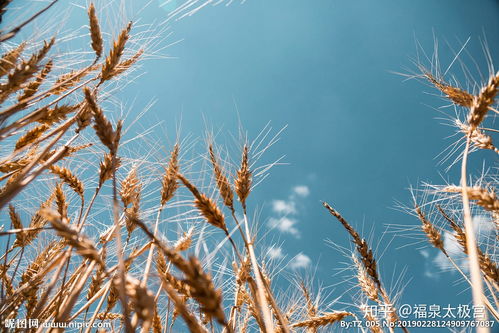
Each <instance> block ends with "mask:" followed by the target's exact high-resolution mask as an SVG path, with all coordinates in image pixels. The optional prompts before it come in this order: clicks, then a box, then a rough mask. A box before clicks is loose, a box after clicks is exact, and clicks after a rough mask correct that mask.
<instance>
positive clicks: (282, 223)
mask: <svg viewBox="0 0 499 333" xmlns="http://www.w3.org/2000/svg"><path fill="white" fill-rule="evenodd" d="M296 223H297V221H296V220H295V219H292V218H289V217H285V216H284V217H281V218H274V217H271V218H270V219H269V227H271V228H273V229H274V228H275V229H277V230H279V231H280V232H282V233H289V234H291V235H293V236H296V237H300V231H299V230H298V229H297V228H295V227H294V225H295V224H296Z"/></svg>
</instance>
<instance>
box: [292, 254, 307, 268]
mask: <svg viewBox="0 0 499 333" xmlns="http://www.w3.org/2000/svg"><path fill="white" fill-rule="evenodd" d="M311 263H312V260H311V259H310V258H309V257H308V256H307V255H305V254H303V253H301V252H300V253H298V254H297V255H296V257H294V258H293V259H292V260H291V261H290V262H289V267H291V268H292V269H300V268H307V267H308V266H309V265H310V264H311Z"/></svg>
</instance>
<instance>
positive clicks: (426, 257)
mask: <svg viewBox="0 0 499 333" xmlns="http://www.w3.org/2000/svg"><path fill="white" fill-rule="evenodd" d="M419 253H420V254H421V255H422V256H423V258H425V259H428V258H429V257H430V251H428V250H421V251H419Z"/></svg>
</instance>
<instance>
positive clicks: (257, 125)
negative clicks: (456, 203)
mask: <svg viewBox="0 0 499 333" xmlns="http://www.w3.org/2000/svg"><path fill="white" fill-rule="evenodd" d="M160 3H161V1H157V2H155V1H153V2H151V4H150V5H149V6H148V7H146V8H145V9H143V11H142V13H141V14H140V16H141V19H142V21H143V22H160V21H162V20H164V19H165V18H166V17H167V10H168V9H170V8H171V7H170V8H160V7H159V5H160ZM130 5H131V6H132V4H130ZM133 5H135V6H136V4H133ZM58 6H60V8H63V7H64V6H67V4H59V5H58ZM76 14H78V16H80V17H81V18H80V19H81V20H82V21H81V22H83V21H84V20H85V19H86V18H85V16H84V13H83V11H81V10H77V11H76ZM82 14H83V15H82ZM497 17H499V3H498V2H497V1H492V0H489V1H487V0H484V1H480V2H475V1H464V0H440V1H429V0H426V1H397V2H394V1H386V0H382V1H375V2H374V1H367V0H365V1H332V0H317V1H296V0H272V1H269V0H247V1H246V2H245V3H244V4H240V3H239V2H234V3H233V4H231V5H230V6H224V5H219V6H216V7H212V6H208V7H206V8H204V9H203V10H202V11H200V12H199V13H197V14H196V15H194V16H191V17H186V18H184V19H182V20H180V21H173V22H171V28H170V31H171V32H173V34H172V35H171V36H169V37H168V38H167V40H166V44H168V43H173V42H176V41H179V42H178V43H174V44H173V45H172V46H170V47H168V48H167V49H166V50H164V51H163V52H165V53H167V54H168V55H169V56H171V58H169V59H155V60H149V61H146V62H144V63H143V64H142V66H143V67H142V69H143V71H144V74H143V75H142V76H140V77H139V78H138V79H137V80H136V81H135V82H133V83H131V89H128V90H127V97H128V98H129V99H130V100H133V105H134V106H136V110H135V111H132V114H131V115H130V116H129V117H130V119H133V117H134V113H136V112H139V110H140V109H141V108H142V107H143V106H145V105H146V104H147V103H149V102H150V101H152V100H156V104H155V105H154V107H153V108H152V109H151V111H149V112H148V113H147V114H146V115H145V116H143V117H142V118H141V124H140V125H139V126H136V127H135V130H136V131H137V133H139V132H140V128H147V127H149V126H152V125H154V124H157V123H158V122H163V123H164V125H163V126H162V127H161V128H164V129H166V130H167V131H168V132H167V133H162V132H161V130H160V129H159V127H158V128H156V129H155V135H156V136H159V137H161V136H167V137H169V138H174V137H175V134H176V133H175V128H176V126H177V125H178V124H179V122H180V119H181V123H182V133H183V134H185V135H187V134H189V133H194V134H196V135H199V134H202V133H204V131H205V130H206V128H207V127H208V128H212V129H213V130H214V132H220V133H227V132H232V133H237V130H238V125H239V122H240V123H241V124H242V125H243V127H244V128H245V130H247V132H248V135H249V137H250V138H254V137H256V136H257V135H258V133H259V132H260V131H261V130H262V129H263V128H264V127H265V126H266V124H267V123H268V122H269V121H270V122H271V126H272V127H273V128H274V129H275V131H279V130H280V129H282V128H284V127H286V129H285V130H284V131H283V132H282V134H281V135H280V141H279V142H278V143H276V144H275V145H274V146H273V147H272V149H271V150H270V152H269V153H268V154H266V161H267V162H270V161H273V160H277V159H279V158H280V157H281V156H285V157H284V159H283V162H285V163H286V165H280V166H276V167H275V168H274V169H272V171H271V173H270V177H268V178H267V179H266V180H265V181H264V182H262V183H261V184H260V185H259V186H258V187H257V188H256V189H255V192H254V193H253V194H252V196H251V197H250V203H249V205H250V209H251V210H253V211H259V212H261V213H260V220H259V221H258V223H259V228H260V232H261V233H262V234H265V235H266V238H265V239H264V240H263V244H261V245H262V249H267V248H268V247H271V246H274V253H275V254H276V255H277V254H278V252H279V251H277V252H276V248H277V247H279V248H280V249H281V250H280V251H281V252H280V253H281V254H282V255H284V256H285V258H284V259H283V261H282V262H281V265H284V264H285V263H286V262H288V261H292V262H294V263H295V265H294V266H295V267H298V266H300V265H297V264H296V262H297V261H296V260H295V261H293V258H294V257H295V256H297V255H299V254H301V256H300V258H301V261H300V262H302V263H308V266H307V267H305V268H301V267H298V268H297V269H295V272H296V273H297V274H301V275H304V276H306V275H310V274H311V273H310V272H315V273H314V274H315V278H316V279H317V281H320V282H321V284H322V285H323V286H324V287H326V290H327V293H328V294H330V295H331V298H332V299H333V298H336V297H337V296H339V295H341V294H342V293H343V292H344V291H345V290H344V288H343V287H341V286H336V284H337V283H338V281H341V279H343V278H345V277H348V276H349V273H348V272H343V273H342V272H339V271H340V270H341V269H343V268H345V267H346V266H347V265H348V264H347V263H348V258H345V256H344V254H342V253H340V251H338V250H337V249H334V248H331V247H330V246H328V245H327V244H326V239H329V240H331V241H333V242H335V243H337V244H338V245H340V246H343V247H347V248H349V247H351V244H350V242H349V239H348V237H347V234H346V232H345V231H344V230H343V229H342V228H341V226H340V225H339V223H337V221H336V220H334V219H333V218H332V217H331V216H329V214H328V213H327V212H326V211H325V210H324V209H323V208H322V206H321V203H320V202H321V200H325V201H328V202H330V203H331V204H332V205H333V206H334V207H335V208H337V209H338V210H339V211H340V212H341V213H342V214H343V215H344V216H345V217H346V218H347V219H348V220H349V221H350V222H351V223H352V224H353V225H354V226H355V227H356V228H358V229H359V231H361V232H362V233H363V234H364V235H365V236H366V237H370V240H371V244H372V245H373V247H374V248H375V249H376V255H377V256H378V257H379V259H380V270H381V274H382V276H383V279H384V281H385V284H386V285H387V287H388V289H391V288H392V287H395V286H396V285H395V282H396V281H397V280H398V279H399V276H400V274H402V273H404V275H403V277H402V285H406V289H405V290H404V292H403V294H402V297H401V300H400V303H408V304H421V303H424V304H441V305H446V304H447V303H450V304H456V305H457V304H459V303H468V301H469V299H470V295H469V293H468V291H466V290H464V289H465V285H464V284H463V283H462V282H460V279H459V277H458V275H457V274H454V273H449V272H442V273H439V274H428V272H435V271H437V272H438V271H440V270H441V268H439V267H438V265H436V264H435V262H433V259H434V258H435V257H436V256H437V251H436V250H434V249H432V248H430V247H429V246H428V245H427V244H426V243H425V242H424V236H423V235H422V234H420V235H419V236H418V238H417V239H413V240H408V239H405V238H402V237H395V238H394V236H396V235H394V234H390V233H384V231H385V230H386V225H394V224H396V225H406V226H407V228H411V227H413V226H417V225H418V221H417V220H416V219H415V218H414V217H412V216H409V215H407V214H405V213H403V212H400V211H399V210H397V209H396V205H397V204H396V202H402V203H404V204H407V205H410V204H411V196H410V193H409V191H408V188H409V187H410V186H416V187H417V186H419V184H420V183H421V182H423V181H426V182H430V183H437V184H441V183H443V182H444V181H443V179H450V180H454V182H457V179H458V178H457V170H456V169H455V168H453V169H451V170H450V172H449V173H448V174H445V175H443V171H444V168H445V167H446V166H448V165H449V163H448V162H446V163H444V164H443V165H439V161H440V158H439V157H438V155H439V154H440V153H441V152H442V151H444V150H445V149H446V147H448V146H449V144H451V143H452V142H453V141H452V140H453V139H452V138H451V139H446V137H448V136H449V135H451V134H452V133H453V131H454V130H453V129H452V128H450V127H448V126H445V125H443V124H442V122H443V121H442V120H441V118H442V117H444V116H443V115H442V113H441V112H444V113H445V112H449V113H448V114H452V113H453V111H452V109H443V110H436V108H438V107H440V106H442V105H446V102H445V101H443V100H442V99H440V98H438V97H437V96H435V95H433V94H434V93H435V92H434V91H433V90H432V89H431V88H430V87H428V86H427V85H425V84H422V82H420V81H417V80H408V81H406V80H404V77H402V76H400V75H396V74H394V73H393V72H403V73H409V72H410V71H414V70H415V69H416V68H415V65H414V64H413V62H412V61H413V60H414V59H417V57H418V54H419V57H420V60H421V63H422V64H424V65H429V62H428V60H426V59H424V57H423V56H422V53H421V50H422V49H423V50H424V51H426V52H427V53H428V54H430V55H431V53H432V52H433V49H434V42H435V39H436V40H438V42H439V45H440V52H439V58H440V61H441V65H442V67H443V68H444V69H445V68H446V67H447V66H448V65H449V64H450V63H451V61H452V59H453V50H459V49H460V47H461V46H462V45H463V43H464V42H465V41H467V40H468V38H470V40H469V42H468V43H467V46H466V50H467V52H469V55H471V56H472V57H473V59H474V60H475V61H476V62H477V64H478V65H479V66H480V67H481V68H482V69H483V70H485V71H486V69H487V63H486V61H485V57H484V51H483V49H482V42H483V41H484V40H486V41H488V43H489V46H490V53H491V56H492V59H494V60H495V61H497V59H498V56H499V54H498V52H499V50H498V47H497V43H496V41H497V40H498V38H499V20H497ZM110 21H112V19H110ZM74 22H75V25H78V24H79V23H80V21H78V20H76V21H74ZM82 24H85V23H82ZM107 24H109V22H107ZM418 43H419V46H418V45H417V44H418ZM464 59H466V58H464ZM467 59H470V58H467ZM454 67H455V68H456V75H457V77H458V78H459V77H460V75H461V71H460V70H459V66H458V63H456V64H455V66H453V67H452V68H451V70H450V73H452V72H453V69H454ZM486 74H487V73H486ZM476 78H477V79H478V80H479V77H476ZM463 84H464V85H466V82H463ZM437 118H439V119H437ZM221 137H222V142H221V143H223V140H224V139H223V138H229V136H228V135H225V134H223V135H221ZM227 140H228V141H230V139H227ZM282 217H285V218H286V219H287V220H284V221H285V222H286V224H285V225H282V221H283V220H282V219H281V218H282ZM276 220H277V221H280V222H275V221H276ZM272 225H279V226H280V227H281V228H279V227H277V228H274V229H271V226H272ZM412 234H415V233H412ZM408 242H410V243H412V242H414V243H415V244H413V245H411V246H404V245H406V244H407V243H408ZM421 250H424V251H423V252H421ZM304 258H309V261H307V259H304ZM292 266H293V264H291V265H290V266H288V268H286V269H287V270H288V271H293V269H292ZM399 287H400V285H399ZM463 290H464V291H463ZM343 300H344V301H345V302H351V299H349V296H348V295H347V296H344V299H343ZM335 307H336V308H337V307H341V304H338V305H335ZM412 331H416V332H417V330H412Z"/></svg>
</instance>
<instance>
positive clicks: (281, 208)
mask: <svg viewBox="0 0 499 333" xmlns="http://www.w3.org/2000/svg"><path fill="white" fill-rule="evenodd" d="M272 210H273V211H274V212H275V213H277V214H282V215H288V214H296V213H297V212H296V204H295V202H294V201H292V200H289V201H286V200H274V201H272Z"/></svg>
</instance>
